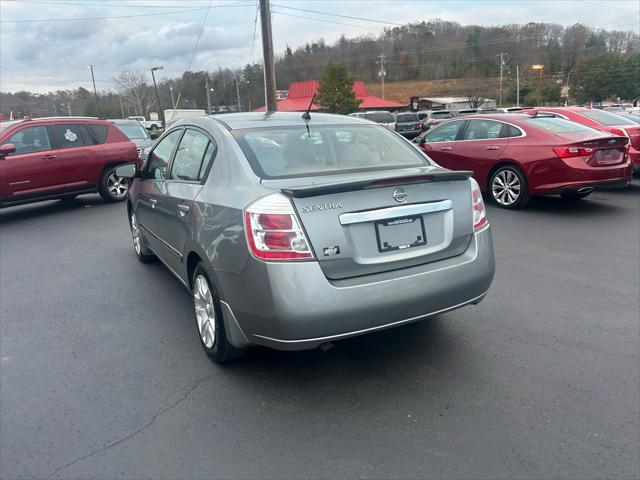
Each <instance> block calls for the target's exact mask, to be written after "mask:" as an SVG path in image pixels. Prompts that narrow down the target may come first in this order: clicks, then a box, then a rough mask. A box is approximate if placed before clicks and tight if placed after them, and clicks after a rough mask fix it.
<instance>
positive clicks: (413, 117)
mask: <svg viewBox="0 0 640 480" xmlns="http://www.w3.org/2000/svg"><path fill="white" fill-rule="evenodd" d="M419 121H420V119H419V118H418V114H417V113H399V114H398V115H397V116H396V122H399V123H405V122H419Z"/></svg>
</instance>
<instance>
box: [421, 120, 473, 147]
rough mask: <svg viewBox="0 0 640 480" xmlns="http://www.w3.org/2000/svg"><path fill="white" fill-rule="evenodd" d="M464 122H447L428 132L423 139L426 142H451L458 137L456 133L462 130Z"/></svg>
mask: <svg viewBox="0 0 640 480" xmlns="http://www.w3.org/2000/svg"><path fill="white" fill-rule="evenodd" d="M463 124H464V120H457V121H454V122H447V123H445V124H444V125H441V126H439V127H436V128H434V129H433V130H430V131H429V132H428V133H427V134H426V135H425V136H424V139H425V141H426V142H429V143H431V142H452V141H454V140H455V139H456V137H457V136H458V132H460V129H461V128H462V125H463Z"/></svg>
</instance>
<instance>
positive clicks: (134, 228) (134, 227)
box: [131, 213, 142, 255]
mask: <svg viewBox="0 0 640 480" xmlns="http://www.w3.org/2000/svg"><path fill="white" fill-rule="evenodd" d="M131 236H132V237H133V248H135V250H136V253H137V254H138V255H140V251H141V248H142V247H141V240H140V228H138V220H137V219H136V214H135V213H132V214H131Z"/></svg>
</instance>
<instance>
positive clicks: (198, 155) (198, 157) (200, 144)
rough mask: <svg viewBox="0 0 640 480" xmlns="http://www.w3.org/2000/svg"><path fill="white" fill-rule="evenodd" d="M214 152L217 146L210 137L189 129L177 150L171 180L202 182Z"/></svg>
mask: <svg viewBox="0 0 640 480" xmlns="http://www.w3.org/2000/svg"><path fill="white" fill-rule="evenodd" d="M214 152H215V145H213V144H212V142H211V140H209V137H207V136H206V135H205V134H203V133H201V132H198V131H197V130H191V129H188V130H187V131H185V133H184V135H183V136H182V140H180V144H179V145H178V150H176V155H175V158H174V159H173V165H172V166H171V173H170V175H169V178H170V179H172V180H183V181H191V182H197V181H200V180H202V178H203V177H204V173H205V172H206V169H207V167H208V165H209V163H211V158H212V157H213V154H214Z"/></svg>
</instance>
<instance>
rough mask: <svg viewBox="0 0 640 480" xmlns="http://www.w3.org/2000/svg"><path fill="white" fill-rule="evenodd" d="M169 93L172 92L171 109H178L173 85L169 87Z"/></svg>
mask: <svg viewBox="0 0 640 480" xmlns="http://www.w3.org/2000/svg"><path fill="white" fill-rule="evenodd" d="M169 92H171V107H172V108H173V109H174V110H175V109H176V100H175V98H173V85H169Z"/></svg>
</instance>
